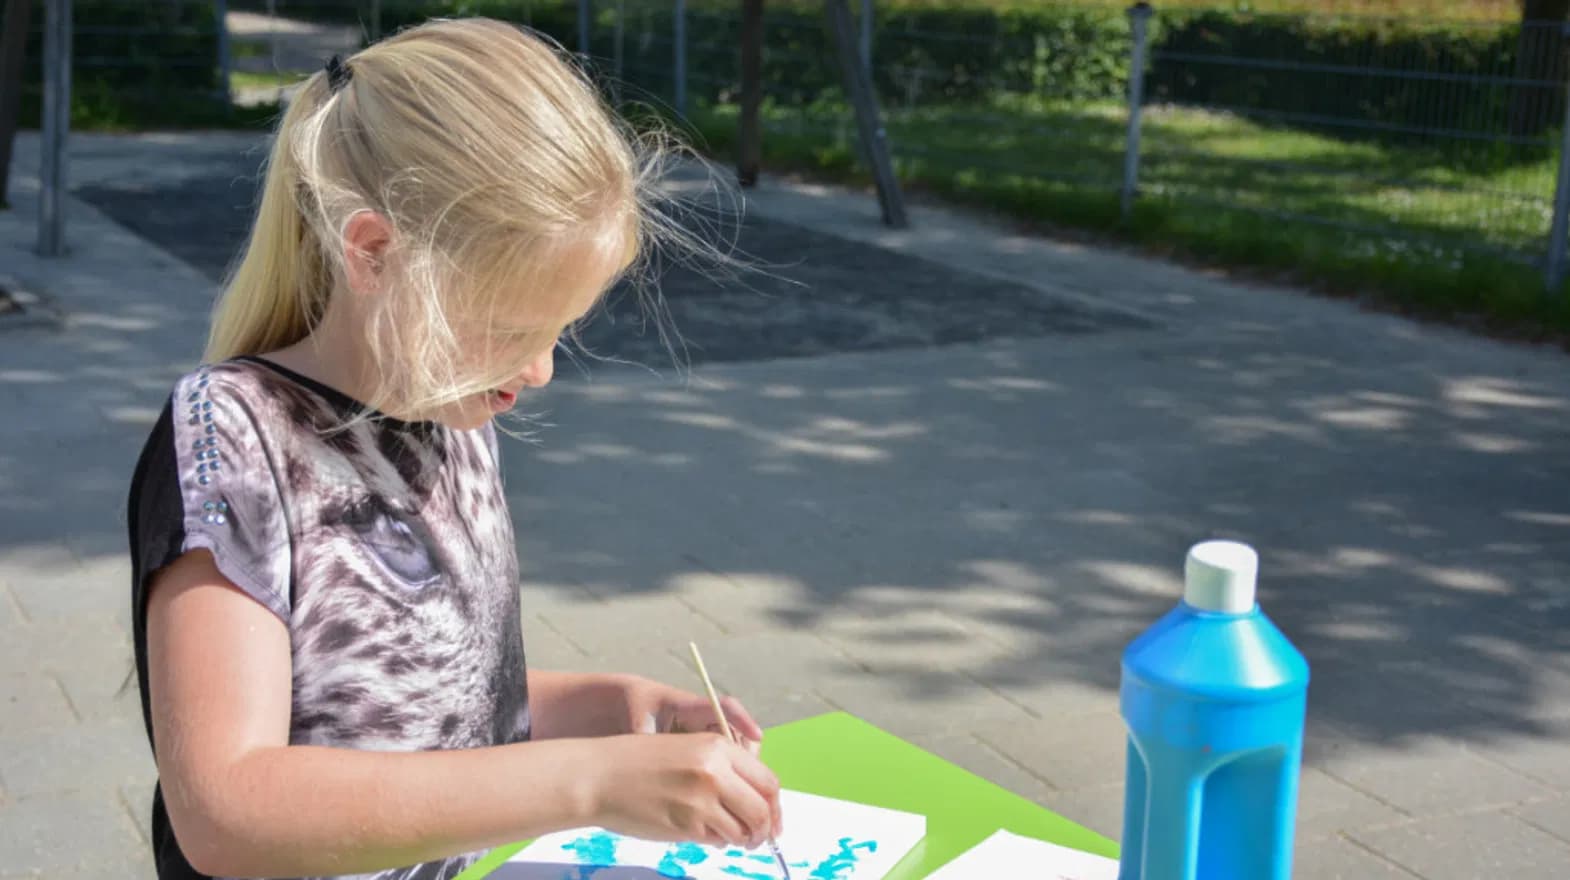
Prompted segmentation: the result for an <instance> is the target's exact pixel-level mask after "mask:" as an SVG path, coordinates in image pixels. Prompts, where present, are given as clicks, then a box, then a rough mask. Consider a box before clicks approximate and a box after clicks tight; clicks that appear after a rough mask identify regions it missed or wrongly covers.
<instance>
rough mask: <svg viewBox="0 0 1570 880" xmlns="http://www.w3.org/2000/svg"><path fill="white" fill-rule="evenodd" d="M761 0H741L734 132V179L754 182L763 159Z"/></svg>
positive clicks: (743, 184) (751, 184) (742, 182)
mask: <svg viewBox="0 0 1570 880" xmlns="http://www.w3.org/2000/svg"><path fill="white" fill-rule="evenodd" d="M762 105H763V0H741V119H740V120H739V124H740V130H739V131H738V132H737V133H736V148H737V149H736V153H737V156H736V180H737V182H738V183H740V184H741V185H742V186H746V187H750V186H753V185H755V184H756V183H757V182H758V166H759V165H761V164H762V162H763V121H762V119H761V118H760V114H761V112H762Z"/></svg>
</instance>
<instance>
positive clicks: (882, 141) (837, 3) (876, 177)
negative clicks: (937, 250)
mask: <svg viewBox="0 0 1570 880" xmlns="http://www.w3.org/2000/svg"><path fill="white" fill-rule="evenodd" d="M824 6H825V7H827V8H826V9H825V12H826V14H827V15H828V19H829V30H830V31H831V32H832V33H833V35H834V50H835V51H834V54H835V55H836V56H838V58H839V62H840V77H841V78H842V79H844V81H845V96H846V97H847V98H849V99H850V105H851V109H852V111H853V112H854V113H855V116H856V134H857V139H858V140H859V141H860V143H861V151H862V155H863V156H865V157H866V160H867V167H868V168H870V169H871V170H872V181H873V183H875V184H876V185H877V188H878V207H879V208H880V209H881V210H882V212H883V223H884V224H885V225H887V226H890V227H893V228H894V229H904V228H905V227H906V226H907V225H908V223H909V221H908V220H907V219H906V217H905V196H904V194H903V193H901V192H900V188H899V177H897V176H896V175H895V174H894V161H893V159H892V158H890V156H889V137H888V130H887V129H885V128H884V127H883V118H882V114H880V113H879V112H878V96H877V94H876V92H874V90H873V88H872V80H871V79H870V78H869V77H868V76H867V71H866V70H865V69H864V68H863V67H862V66H861V63H860V59H859V58H857V57H856V42H855V36H856V32H855V26H854V25H853V24H852V23H851V17H850V5H849V4H848V3H846V0H826V2H825V3H824Z"/></svg>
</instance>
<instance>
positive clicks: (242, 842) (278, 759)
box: [147, 551, 779, 877]
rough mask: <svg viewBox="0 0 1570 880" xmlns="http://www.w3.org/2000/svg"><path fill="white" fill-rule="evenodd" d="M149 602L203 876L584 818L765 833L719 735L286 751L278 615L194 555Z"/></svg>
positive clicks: (661, 829)
mask: <svg viewBox="0 0 1570 880" xmlns="http://www.w3.org/2000/svg"><path fill="white" fill-rule="evenodd" d="M148 602H149V605H148V617H147V639H148V663H149V673H150V675H149V691H150V693H149V696H150V698H151V703H152V721H153V731H154V739H155V742H156V745H157V761H158V768H159V776H160V781H161V783H162V786H163V788H164V797H165V803H166V806H167V808H168V811H169V818H170V822H171V824H172V825H173V827H174V831H175V835H176V837H177V839H178V840H179V842H180V847H181V850H182V851H183V852H184V853H185V855H186V858H187V859H189V860H190V861H191V863H192V864H193V866H194V867H196V868H197V869H198V870H200V871H202V872H203V873H206V874H210V875H215V876H240V877H256V876H265V877H299V876H317V875H335V874H352V873H364V872H371V871H375V870H379V869H383V868H389V867H396V866H401V865H409V864H415V863H418V862H424V861H431V860H434V859H439V858H444V857H447V856H450V855H454V854H458V853H463V852H471V851H474V850H480V849H485V848H487V847H491V846H495V845H499V844H502V843H506V842H509V841H515V840H522V839H525V838H528V837H534V836H537V835H539V834H543V833H548V832H550V831H556V830H560V829H563V828H571V827H576V826H580V825H593V824H601V825H607V826H609V827H615V828H617V830H621V831H624V832H626V833H630V834H638V835H641V836H648V837H655V838H663V839H682V838H688V839H694V840H702V841H704V842H709V843H746V844H754V843H755V842H756V841H757V840H759V839H761V836H762V835H765V834H767V833H768V832H769V830H770V828H771V827H776V826H777V825H778V820H779V808H778V784H777V782H776V781H774V780H773V778H772V775H771V774H769V773H768V772H767V770H766V769H764V768H762V765H761V764H756V762H755V760H754V759H752V757H751V756H750V755H748V754H747V753H746V751H745V750H743V749H741V748H739V747H737V746H735V745H734V744H732V743H726V742H724V741H723V740H721V739H720V738H719V737H712V736H711V737H698V736H692V737H663V736H662V737H631V736H629V737H616V738H612V739H608V740H587V739H562V740H556V741H551V742H538V743H534V742H531V743H520V744H516V745H509V746H499V747H493V748H482V749H469V750H456V751H437V752H410V753H389V752H368V751H356V750H349V749H335V748H325V747H314V746H290V745H288V737H289V714H290V651H289V635H288V632H287V630H286V628H285V627H284V625H283V624H282V622H280V621H279V620H278V618H277V617H275V616H274V615H273V614H272V613H271V612H270V611H268V610H267V609H266V608H264V607H263V606H262V605H261V604H260V603H258V602H256V601H254V600H252V599H250V598H249V597H247V596H245V595H244V594H243V593H241V592H240V591H239V589H238V588H236V587H234V586H233V585H232V584H231V583H229V581H228V580H227V579H226V578H224V576H223V575H222V573H220V572H219V571H218V569H217V567H216V565H215V564H214V562H213V559H212V556H211V555H210V554H208V553H207V552H206V551H195V552H192V553H188V554H186V555H185V556H182V557H181V558H180V559H178V560H176V561H175V562H174V563H173V564H171V565H170V566H169V567H168V568H166V569H164V570H163V571H162V572H160V573H159V574H158V575H157V577H156V580H155V582H154V584H153V587H152V590H151V595H150V596H149V599H148ZM617 826H620V827H617Z"/></svg>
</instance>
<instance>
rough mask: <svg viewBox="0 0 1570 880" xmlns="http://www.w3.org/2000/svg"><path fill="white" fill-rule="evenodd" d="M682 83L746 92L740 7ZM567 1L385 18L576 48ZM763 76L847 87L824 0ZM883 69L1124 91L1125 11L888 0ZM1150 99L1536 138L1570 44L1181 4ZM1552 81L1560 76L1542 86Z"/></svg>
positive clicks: (781, 7)
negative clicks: (522, 25)
mask: <svg viewBox="0 0 1570 880" xmlns="http://www.w3.org/2000/svg"><path fill="white" fill-rule="evenodd" d="M594 5H595V10H596V19H597V20H596V25H595V28H594V30H593V38H594V45H593V46H592V53H593V54H594V55H595V56H597V58H598V59H599V63H600V64H601V66H602V67H604V66H608V64H609V59H610V58H611V56H612V53H613V51H614V48H613V46H612V22H613V20H614V19H613V14H614V13H613V10H612V4H610V3H607V2H605V0H596V2H595V4H594ZM625 8H626V10H627V21H626V23H625V28H624V29H625V38H624V48H623V53H624V54H623V58H624V65H625V67H624V78H625V79H626V80H628V81H630V82H631V83H633V84H635V85H636V86H638V87H640V88H642V89H645V90H647V91H649V92H653V93H655V94H659V95H668V94H669V93H670V72H669V69H670V65H671V54H672V50H671V47H670V43H669V40H670V34H671V33H672V27H671V4H670V3H668V2H660V3H649V2H646V0H628V2H627V3H626V6H625ZM689 10H690V14H689V19H688V25H687V30H688V35H689V36H688V39H689V59H690V60H689V65H690V67H689V70H690V71H691V73H690V75H689V79H690V82H689V93H690V94H691V96H692V97H693V98H694V99H695V100H697V101H700V102H701V101H707V102H725V101H728V100H731V99H733V96H734V93H735V90H736V85H737V84H736V82H735V76H736V60H735V55H736V50H735V47H736V45H737V42H738V34H737V31H738V27H739V15H738V14H737V12H736V7H735V5H734V3H728V2H727V3H721V2H712V0H692V2H690V3H689ZM576 14H577V13H576V7H575V5H574V4H572V3H563V2H546V3H527V2H522V0H406V2H402V3H399V2H396V0H391V2H388V3H387V4H386V9H385V11H384V13H383V22H384V27H385V28H387V29H388V30H391V29H393V28H396V27H398V26H400V25H403V24H409V23H415V22H418V21H421V20H423V19H425V18H427V17H429V16H432V15H492V16H496V17H500V18H507V19H510V20H514V21H520V22H523V21H527V22H529V23H530V24H532V25H533V26H534V27H535V28H537V29H539V30H542V31H544V32H546V33H548V34H550V35H551V36H553V37H555V38H556V39H557V40H559V41H560V42H562V43H563V44H564V45H566V46H568V47H569V48H572V49H576V48H577V23H576ZM766 15H767V19H766V26H767V33H766V41H767V42H766V49H765V56H764V83H765V88H766V89H767V90H768V94H769V96H770V97H771V98H773V99H774V100H777V101H779V102H782V103H789V104H806V105H810V104H812V103H813V102H815V101H819V100H838V99H839V97H840V84H839V79H838V70H837V68H836V67H835V65H834V63H833V58H832V56H831V55H830V47H831V46H832V43H831V42H830V36H829V34H828V33H827V30H826V28H825V26H824V16H823V12H822V5H821V3H802V2H791V3H784V4H781V3H770V4H769V5H768V7H767V13H766ZM875 46H876V48H875V52H876V64H875V72H874V77H875V79H876V84H877V86H878V90H879V93H880V94H881V95H883V96H884V100H885V102H886V103H888V104H891V105H923V104H951V103H957V102H975V101H985V100H987V99H989V98H991V97H993V96H996V95H999V94H1010V95H1018V94H1033V95H1039V96H1041V97H1044V98H1050V99H1064V100H1091V99H1101V98H1115V97H1119V96H1121V95H1123V94H1125V90H1126V88H1127V85H1126V84H1127V78H1128V69H1129V55H1130V50H1131V37H1130V28H1129V24H1128V20H1127V16H1126V14H1125V13H1124V12H1123V11H1121V10H1118V9H1108V8H1099V7H1091V8H1087V7H1062V6H1035V5H1032V6H1028V7H1008V6H1003V7H998V6H983V5H976V4H966V3H963V2H960V3H953V4H947V5H940V4H914V3H905V4H899V3H896V4H892V5H886V6H883V7H882V8H880V10H879V12H878V29H877V33H876V34H875ZM1151 50H1152V52H1153V55H1154V60H1153V63H1152V64H1151V65H1150V72H1149V80H1148V82H1147V86H1146V87H1147V94H1148V95H1149V96H1150V99H1151V100H1152V101H1157V102H1174V103H1184V104H1203V105H1214V106H1223V107H1234V108H1239V109H1257V110H1263V111H1266V112H1268V113H1277V114H1282V119H1283V120H1284V121H1286V122H1288V123H1300V124H1310V125H1312V124H1314V121H1315V119H1320V118H1323V119H1326V120H1329V119H1337V120H1351V121H1352V122H1353V123H1354V126H1355V125H1356V124H1357V123H1367V124H1368V128H1369V129H1370V130H1372V131H1376V132H1380V133H1382V134H1385V135H1387V136H1400V135H1403V134H1420V133H1423V132H1431V131H1432V130H1434V129H1443V130H1446V131H1452V132H1462V133H1467V134H1475V135H1492V134H1498V133H1502V132H1506V131H1508V132H1510V133H1512V134H1514V135H1517V136H1520V137H1523V138H1530V137H1535V136H1538V135H1541V134H1542V133H1544V132H1545V131H1546V130H1548V129H1550V128H1553V127H1556V126H1557V125H1558V124H1559V122H1560V120H1561V119H1562V117H1563V113H1564V88H1563V86H1562V85H1559V84H1560V83H1563V82H1564V79H1565V73H1566V70H1567V64H1566V55H1567V50H1570V41H1567V40H1566V38H1565V37H1564V36H1563V35H1562V33H1561V31H1560V29H1559V27H1558V25H1548V24H1546V23H1545V24H1541V25H1539V24H1534V25H1533V26H1530V27H1528V28H1527V30H1526V33H1525V34H1524V35H1523V33H1522V27H1521V25H1520V24H1519V23H1482V24H1479V23H1449V24H1446V23H1435V22H1432V21H1424V20H1418V19H1412V20H1397V19H1376V18H1363V17H1355V16H1342V17H1328V16H1282V15H1256V14H1250V13H1245V12H1236V11H1229V10H1198V11H1195V10H1187V9H1181V10H1176V11H1172V12H1166V13H1162V14H1160V15H1158V16H1157V17H1156V19H1155V20H1154V21H1153V22H1152V37H1151ZM1534 82H1551V83H1555V84H1554V85H1533V84H1531V83H1534Z"/></svg>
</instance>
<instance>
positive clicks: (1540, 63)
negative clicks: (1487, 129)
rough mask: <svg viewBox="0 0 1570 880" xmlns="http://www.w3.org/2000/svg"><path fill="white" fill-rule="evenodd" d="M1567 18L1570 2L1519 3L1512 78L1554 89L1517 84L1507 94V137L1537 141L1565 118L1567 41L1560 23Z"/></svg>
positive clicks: (1524, 0) (1569, 68) (1569, 61)
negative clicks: (1519, 33)
mask: <svg viewBox="0 0 1570 880" xmlns="http://www.w3.org/2000/svg"><path fill="white" fill-rule="evenodd" d="M1566 18H1570V0H1521V35H1520V36H1519V37H1518V38H1517V39H1516V59H1515V78H1516V79H1518V80H1529V81H1532V82H1535V83H1552V84H1553V85H1531V84H1526V83H1522V84H1518V85H1516V86H1514V87H1513V88H1512V89H1511V94H1510V134H1512V135H1514V136H1516V137H1536V136H1537V135H1540V134H1542V133H1543V132H1545V131H1547V130H1548V129H1549V128H1551V127H1553V125H1554V124H1555V123H1556V122H1558V121H1559V119H1560V117H1561V116H1562V115H1563V114H1564V110H1565V108H1564V106H1563V105H1564V100H1565V98H1564V85H1565V75H1566V73H1567V72H1570V51H1567V50H1570V41H1567V40H1566V39H1565V34H1564V30H1563V29H1562V27H1560V26H1559V23H1561V22H1564V21H1565V19H1566Z"/></svg>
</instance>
